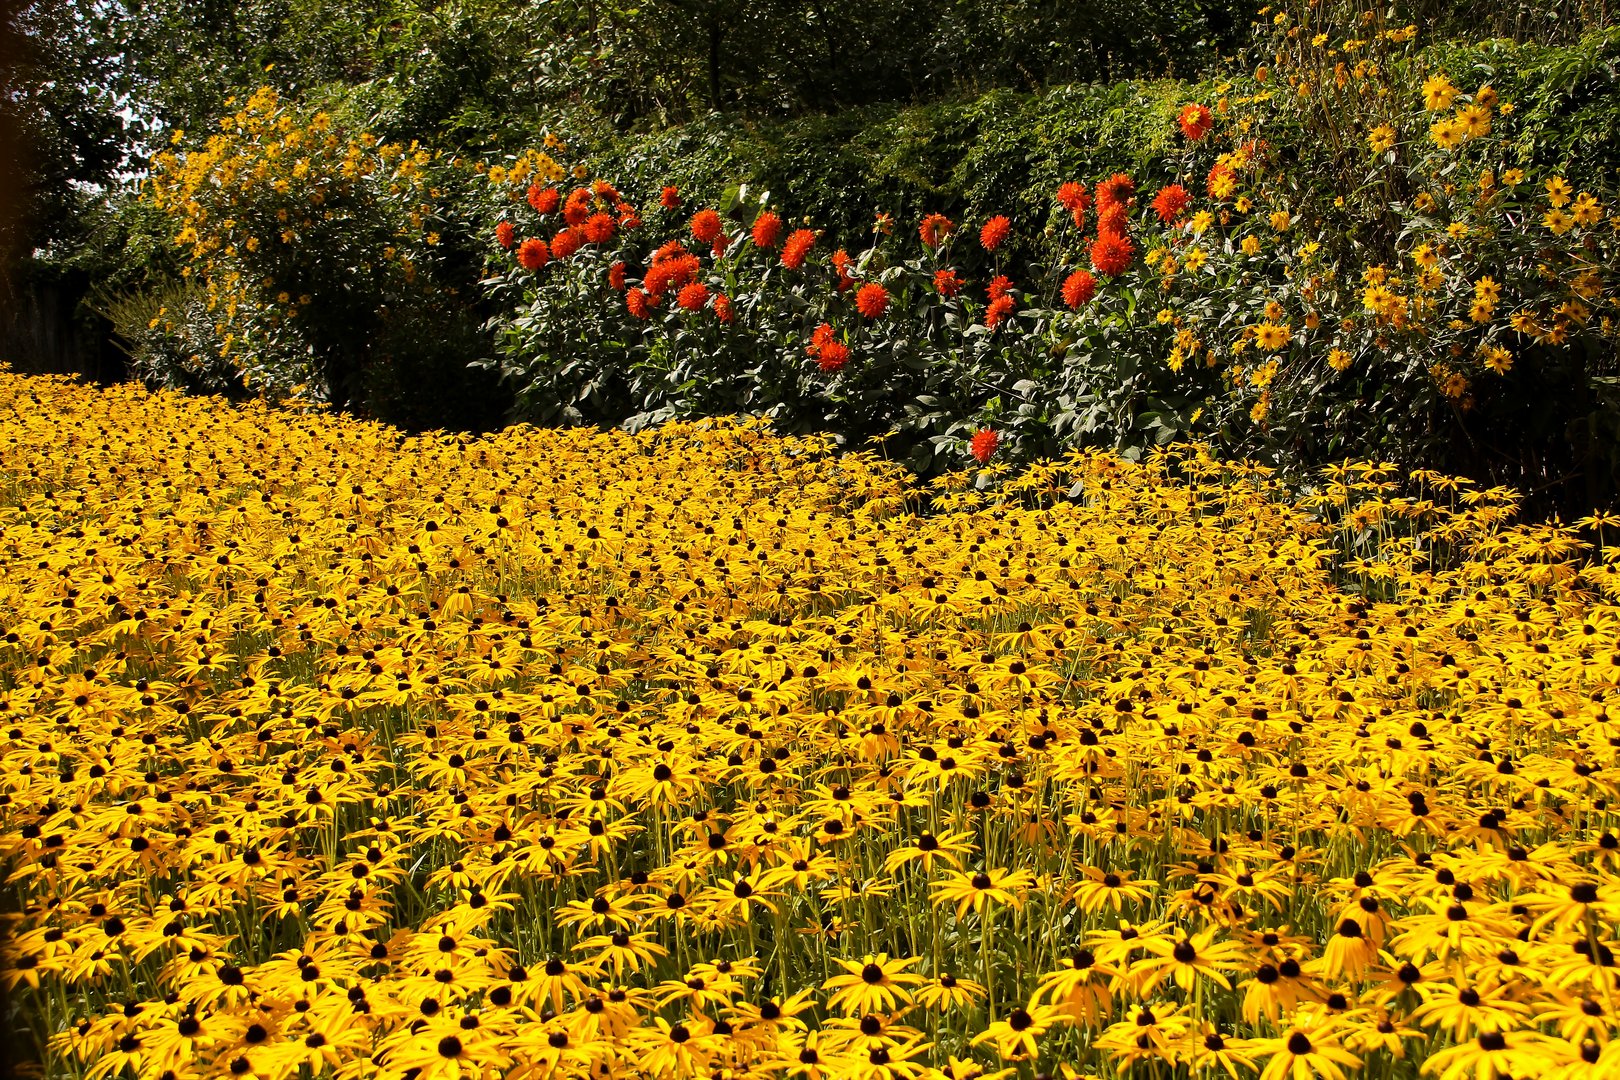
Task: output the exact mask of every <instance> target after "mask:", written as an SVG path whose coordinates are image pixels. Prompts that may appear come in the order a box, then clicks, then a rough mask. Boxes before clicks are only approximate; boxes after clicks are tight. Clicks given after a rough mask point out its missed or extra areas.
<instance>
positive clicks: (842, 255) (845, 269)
mask: <svg viewBox="0 0 1620 1080" xmlns="http://www.w3.org/2000/svg"><path fill="white" fill-rule="evenodd" d="M854 261H855V260H853V259H851V258H850V257H849V252H847V251H845V250H844V249H843V248H839V249H838V250H837V251H835V252H833V254H832V264H833V269H834V270H836V271H837V272H838V291H839V292H843V291H845V290H846V289H848V288H849V287H850V286H851V285H853V284H855V279H854V278H852V277H850V276H849V268H850V265H851V264H852V263H853V262H854Z"/></svg>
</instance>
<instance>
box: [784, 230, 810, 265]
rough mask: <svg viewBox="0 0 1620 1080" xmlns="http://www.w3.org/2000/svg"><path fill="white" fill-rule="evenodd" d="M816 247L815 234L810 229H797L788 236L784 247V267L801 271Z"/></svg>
mask: <svg viewBox="0 0 1620 1080" xmlns="http://www.w3.org/2000/svg"><path fill="white" fill-rule="evenodd" d="M815 245H816V234H815V233H813V232H811V231H810V230H809V229H795V230H794V231H793V232H791V233H789V234H788V238H787V242H786V243H785V244H783V245H782V265H783V266H785V267H787V268H788V269H789V270H797V269H799V268H800V267H801V266H803V265H804V260H805V257H806V256H807V255H809V254H810V249H811V248H813V247H815Z"/></svg>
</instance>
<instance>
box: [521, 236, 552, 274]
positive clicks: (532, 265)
mask: <svg viewBox="0 0 1620 1080" xmlns="http://www.w3.org/2000/svg"><path fill="white" fill-rule="evenodd" d="M550 258H551V252H550V251H548V250H547V248H546V242H545V241H544V240H541V239H540V238H539V237H530V238H529V239H527V240H525V241H523V243H522V244H519V245H518V265H519V266H521V267H523V269H525V270H538V269H540V268H541V267H542V266H544V265H546V262H547V260H549V259H550Z"/></svg>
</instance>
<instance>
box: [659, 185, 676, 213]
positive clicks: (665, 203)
mask: <svg viewBox="0 0 1620 1080" xmlns="http://www.w3.org/2000/svg"><path fill="white" fill-rule="evenodd" d="M658 205H659V206H662V207H663V208H664V209H665V210H679V209H680V208H681V189H680V188H678V187H667V188H665V189H664V190H663V191H662V192H660V193H659V195H658Z"/></svg>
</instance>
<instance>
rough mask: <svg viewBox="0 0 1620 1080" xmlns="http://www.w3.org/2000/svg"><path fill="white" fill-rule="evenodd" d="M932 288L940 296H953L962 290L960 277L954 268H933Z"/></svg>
mask: <svg viewBox="0 0 1620 1080" xmlns="http://www.w3.org/2000/svg"><path fill="white" fill-rule="evenodd" d="M934 288H935V289H936V290H938V292H939V295H941V296H955V295H956V294H957V293H959V292H961V291H962V279H961V278H960V277H958V276H957V273H956V271H955V270H935V271H934Z"/></svg>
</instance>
